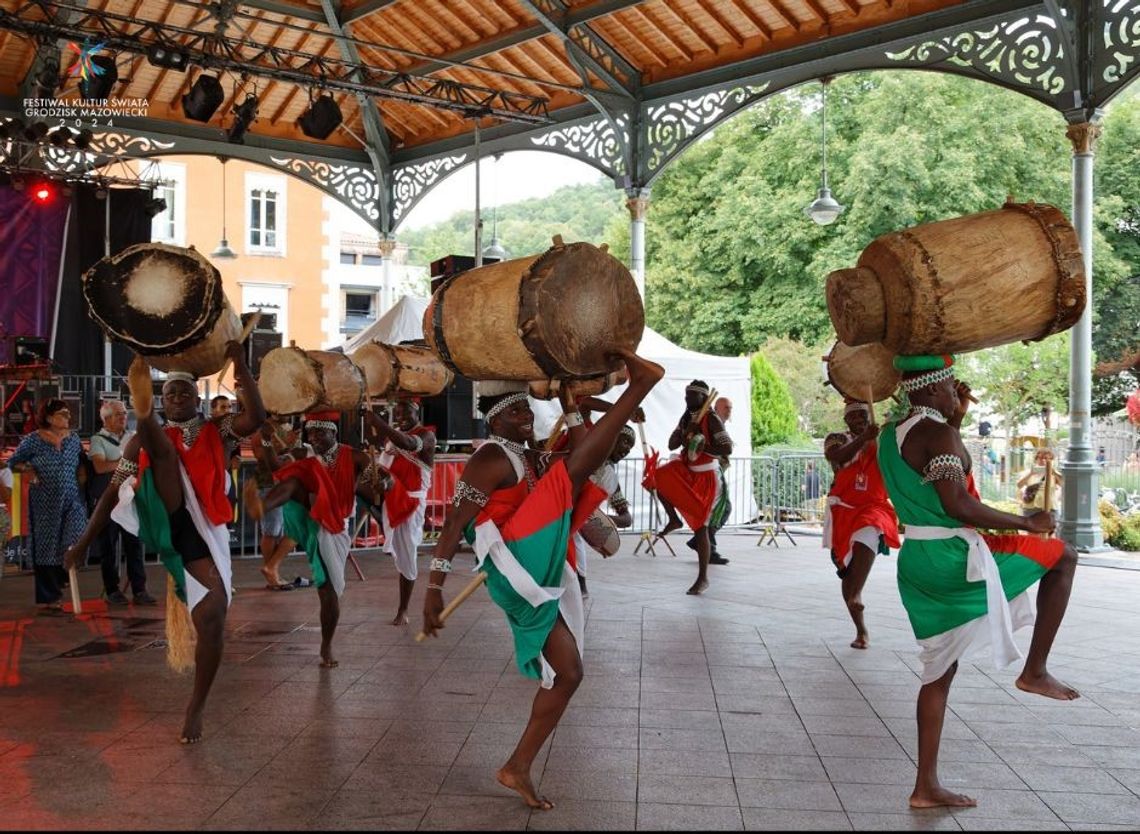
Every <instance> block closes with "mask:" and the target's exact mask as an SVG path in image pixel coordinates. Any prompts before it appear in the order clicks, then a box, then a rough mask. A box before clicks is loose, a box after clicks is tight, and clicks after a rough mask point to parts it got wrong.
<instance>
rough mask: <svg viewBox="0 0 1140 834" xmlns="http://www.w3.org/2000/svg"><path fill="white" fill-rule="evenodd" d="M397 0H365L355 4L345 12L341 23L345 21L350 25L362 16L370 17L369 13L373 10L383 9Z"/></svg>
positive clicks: (345, 23)
mask: <svg viewBox="0 0 1140 834" xmlns="http://www.w3.org/2000/svg"><path fill="white" fill-rule="evenodd" d="M395 2H396V0H365V2H363V3H361V4H359V5H357V6H354V7H353V8H351V9H349V10H348V11H347V12H344V13H343V14H342V15H341V18H340V20H341V23H343V24H344V25H345V26H347V25H349V24H350V23H355V22H356V21H358V20H360V19H361V18H362V17H368V15H370V14H372V13H373V12H378V11H380V10H381V9H384V8H387V7H388V6H391V5H392V4H393V3H395Z"/></svg>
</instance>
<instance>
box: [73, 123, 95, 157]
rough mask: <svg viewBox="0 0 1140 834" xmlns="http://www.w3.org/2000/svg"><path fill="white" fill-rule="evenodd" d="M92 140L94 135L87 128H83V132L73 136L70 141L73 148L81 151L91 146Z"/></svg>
mask: <svg viewBox="0 0 1140 834" xmlns="http://www.w3.org/2000/svg"><path fill="white" fill-rule="evenodd" d="M94 138H95V134H94V133H92V132H91V131H90V130H88V129H87V128H83V130H81V131H79V132H78V133H77V134H75V136H74V137H73V138H72V140H71V141H72V142H74V143H75V147H77V148H79V150H81V151H82V150H86V149H87V146H88V145H90V144H91V140H92V139H94Z"/></svg>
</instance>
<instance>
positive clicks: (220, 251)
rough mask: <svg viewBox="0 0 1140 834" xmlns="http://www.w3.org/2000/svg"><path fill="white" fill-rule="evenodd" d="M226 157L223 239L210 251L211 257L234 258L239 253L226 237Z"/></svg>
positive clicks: (224, 169)
mask: <svg viewBox="0 0 1140 834" xmlns="http://www.w3.org/2000/svg"><path fill="white" fill-rule="evenodd" d="M226 161H227V160H226V158H225V157H222V239H221V240H220V241H218V247H217V248H216V249H215V250H214V251H213V252H211V253H210V257H211V258H214V259H220V260H233V259H234V258H236V257H237V253H236V252H235V251H234V250H233V249H230V242H229V241H228V240H227V239H226Z"/></svg>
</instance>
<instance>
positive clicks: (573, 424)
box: [562, 411, 582, 429]
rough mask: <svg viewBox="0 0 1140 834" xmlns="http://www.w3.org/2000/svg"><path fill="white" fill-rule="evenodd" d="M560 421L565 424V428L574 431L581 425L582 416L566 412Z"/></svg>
mask: <svg viewBox="0 0 1140 834" xmlns="http://www.w3.org/2000/svg"><path fill="white" fill-rule="evenodd" d="M562 420H563V422H565V423H566V428H568V429H574V428H577V427H578V426H580V425H582V414H581V412H578V411H567V412H565V413H564V414H563V415H562Z"/></svg>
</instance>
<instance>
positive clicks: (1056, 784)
mask: <svg viewBox="0 0 1140 834" xmlns="http://www.w3.org/2000/svg"><path fill="white" fill-rule="evenodd" d="M1012 768H1013V770H1014V772H1015V773H1017V775H1018V776H1019V777H1020V778H1021V779H1022V780H1023V781H1024V782H1025V784H1026V785H1028V786H1029V787H1030V788H1032V789H1033V790H1035V791H1061V792H1071V793H1120V794H1126V793H1128V792H1129V790H1130V788H1129V787H1127V786H1126V785H1124V784H1121V782H1119V781H1118V780H1117V779H1116V778H1114V777H1113V775H1112V774H1111V773H1107V772H1105V771H1103V770H1099V769H1097V768H1091V767H1057V766H1054V765H1039V764H1018V765H1012Z"/></svg>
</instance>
